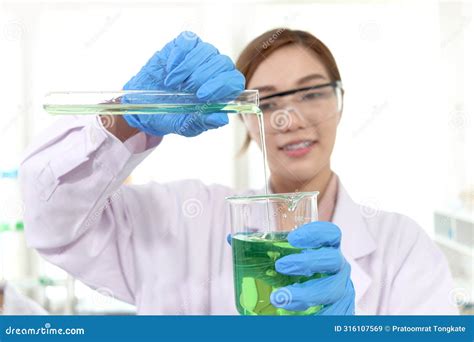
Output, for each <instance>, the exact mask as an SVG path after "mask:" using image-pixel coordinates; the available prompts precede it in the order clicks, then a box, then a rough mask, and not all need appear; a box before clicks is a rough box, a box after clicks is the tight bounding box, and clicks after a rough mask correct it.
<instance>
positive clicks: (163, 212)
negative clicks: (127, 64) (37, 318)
mask: <svg viewBox="0 0 474 342" xmlns="http://www.w3.org/2000/svg"><path fill="white" fill-rule="evenodd" d="M159 141H160V139H159V138H154V137H149V136H146V135H145V134H143V133H140V134H138V135H136V136H134V137H132V138H131V139H129V141H127V142H126V143H125V144H123V143H121V142H120V141H119V140H118V139H116V138H115V137H114V136H112V135H111V134H110V133H109V132H107V131H106V130H105V129H104V128H103V127H102V126H101V124H100V122H98V121H97V119H96V118H94V117H75V118H71V117H67V118H61V119H60V120H58V122H56V123H55V124H54V125H53V126H52V127H51V128H50V129H48V130H47V131H46V132H44V134H43V136H42V137H40V138H39V139H38V141H37V142H36V143H35V144H34V145H33V146H32V148H31V149H30V151H29V152H28V153H27V156H26V158H25V160H24V161H23V163H22V165H21V169H20V179H21V183H22V191H23V196H24V201H25V206H26V210H25V230H26V237H27V241H28V243H29V244H30V245H31V246H32V247H34V248H36V249H38V251H39V252H40V253H41V254H42V255H43V256H44V257H45V258H47V259H48V260H49V261H51V262H52V263H54V264H57V265H58V266H60V267H62V268H63V269H65V270H67V271H68V272H70V273H71V274H72V275H73V276H75V277H76V278H78V279H80V280H82V281H83V282H84V283H86V284H88V285H89V286H91V287H93V288H102V289H103V290H104V291H107V292H108V293H112V294H113V295H114V296H115V297H116V298H118V299H121V300H123V301H126V302H129V303H132V304H135V305H136V306H137V310H138V312H139V313H141V314H231V315H232V314H237V311H236V309H235V305H234V292H233V280H232V257H231V248H230V247H229V245H228V244H227V242H226V236H227V234H228V233H229V232H230V226H229V225H230V221H229V215H228V210H227V207H226V203H225V200H224V197H225V196H229V195H233V194H235V191H233V190H232V189H230V188H228V187H224V186H220V185H204V184H203V183H201V182H200V181H197V180H184V181H178V182H173V183H167V184H160V183H155V182H152V183H149V184H147V185H139V186H127V185H123V184H122V183H123V181H124V179H125V178H126V177H127V176H128V175H129V174H130V172H131V171H132V170H133V169H134V168H135V167H136V166H137V165H138V164H139V163H140V162H141V161H142V160H143V159H145V158H146V156H147V155H148V154H149V153H151V152H152V150H153V149H154V148H155V147H156V146H157V145H158V144H159ZM163 167H168V168H172V167H173V166H172V165H164V166H163ZM249 193H255V191H250V192H249ZM333 222H334V223H335V224H337V225H338V226H339V227H340V228H341V230H342V242H341V248H342V252H343V254H344V255H345V257H346V259H347V260H348V261H349V263H350V264H351V266H352V281H353V283H354V287H355V293H356V299H355V300H356V314H369V315H376V314H377V315H398V314H400V315H403V314H408V315H410V314H428V315H429V314H457V308H456V306H455V305H454V304H453V303H452V302H451V300H450V291H451V290H452V288H453V282H452V277H451V275H450V272H449V269H448V265H447V262H446V259H445V257H444V256H443V254H442V253H441V252H440V250H439V249H438V248H437V247H436V245H435V244H434V243H433V242H432V241H431V240H430V239H429V237H428V236H427V235H426V234H425V232H424V231H423V230H422V229H421V228H420V227H419V226H418V225H417V224H416V223H415V222H414V221H413V220H411V219H410V218H408V217H406V216H403V215H400V214H396V213H388V212H383V211H379V212H378V213H377V214H376V215H374V216H373V217H364V216H363V215H362V213H361V207H360V206H359V205H358V204H356V203H354V201H353V200H352V199H351V198H350V197H349V195H348V193H347V192H346V190H345V189H344V187H343V186H342V184H339V190H338V194H337V205H336V208H335V212H334V218H333Z"/></svg>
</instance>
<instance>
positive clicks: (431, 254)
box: [389, 217, 459, 315]
mask: <svg viewBox="0 0 474 342" xmlns="http://www.w3.org/2000/svg"><path fill="white" fill-rule="evenodd" d="M403 225H404V228H405V231H406V232H407V234H405V236H404V237H403V238H402V239H400V240H399V243H401V244H404V245H405V246H406V245H407V244H410V247H409V248H406V247H405V246H399V248H398V251H399V253H400V254H399V255H400V257H401V258H402V261H401V263H400V267H399V269H398V272H397V274H396V275H395V277H394V279H393V284H392V287H391V294H390V305H389V307H390V308H391V310H390V311H391V312H390V313H389V314H391V315H457V314H459V312H458V309H457V307H456V305H455V304H454V301H453V298H452V290H453V288H454V283H453V279H452V276H451V272H450V270H449V267H448V263H447V260H446V258H445V256H444V255H443V253H442V252H441V250H440V249H439V248H438V247H437V246H436V244H435V243H434V242H433V241H432V240H431V239H430V237H429V236H428V235H427V234H426V233H425V232H424V231H423V229H422V228H421V227H420V226H419V225H418V224H417V223H415V222H414V221H412V220H411V219H409V218H406V217H405V219H404V220H403ZM407 228H409V229H407ZM414 233H415V234H416V235H415V237H414V239H412V238H410V236H411V237H413V234H414ZM410 241H412V242H411V243H410ZM405 251H407V252H405Z"/></svg>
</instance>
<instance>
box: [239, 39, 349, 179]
mask: <svg viewBox="0 0 474 342" xmlns="http://www.w3.org/2000/svg"><path fill="white" fill-rule="evenodd" d="M330 82H331V79H330V77H329V74H328V72H327V70H326V68H325V66H324V65H323V64H322V63H321V62H320V60H319V59H318V56H317V55H316V54H315V53H314V52H312V51H311V50H309V49H306V48H305V47H302V46H297V45H289V46H285V47H282V48H280V49H278V50H276V51H275V52H273V53H272V54H271V55H270V56H269V57H268V58H266V59H265V60H264V61H263V62H262V63H261V64H260V65H259V66H258V67H257V69H256V71H255V73H254V75H253V76H252V78H251V79H250V80H249V82H248V83H247V88H248V89H258V90H259V92H260V98H261V99H262V100H261V102H260V108H261V109H262V111H263V116H264V123H265V130H266V132H265V142H266V147H267V153H268V163H269V168H270V170H271V174H272V181H275V180H276V179H279V178H280V179H284V180H286V181H291V182H296V183H297V184H300V186H303V185H304V183H307V182H309V181H311V179H313V178H314V177H315V176H316V175H317V174H318V173H319V172H320V171H322V170H324V169H325V168H328V167H329V161H330V157H331V153H332V151H333V147H334V142H335V138H336V130H337V126H338V123H339V119H340V112H339V110H338V105H337V103H338V97H337V96H336V91H335V89H334V88H332V87H331V86H328V87H323V88H315V89H314V90H303V91H300V92H296V93H293V94H289V95H286V96H276V97H270V98H268V99H265V97H267V96H271V95H273V94H277V93H280V92H286V91H288V90H294V89H300V88H306V87H312V86H318V85H324V84H327V83H330ZM339 100H341V99H340V97H339ZM244 122H245V124H246V126H247V129H248V131H249V134H250V136H251V138H252V139H253V140H254V141H255V142H257V144H258V145H260V135H259V131H258V123H257V119H256V117H255V116H251V115H246V116H245V117H244Z"/></svg>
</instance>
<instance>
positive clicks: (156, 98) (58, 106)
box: [43, 90, 260, 115]
mask: <svg viewBox="0 0 474 342" xmlns="http://www.w3.org/2000/svg"><path fill="white" fill-rule="evenodd" d="M258 105H259V100H258V91H257V90H245V91H243V92H241V93H240V94H234V95H233V96H228V97H220V98H219V99H218V100H216V101H209V100H207V101H203V100H201V99H198V98H197V97H196V95H195V94H192V93H179V92H169V91H161V90H122V91H98V92H89V91H75V92H74V91H64V92H51V93H48V94H46V96H45V99H44V104H43V108H44V109H45V110H46V112H48V113H49V114H52V115H97V114H101V115H123V114H141V115H143V114H183V113H186V114H210V113H218V112H225V113H236V114H246V113H256V112H259V111H260V110H259V108H258Z"/></svg>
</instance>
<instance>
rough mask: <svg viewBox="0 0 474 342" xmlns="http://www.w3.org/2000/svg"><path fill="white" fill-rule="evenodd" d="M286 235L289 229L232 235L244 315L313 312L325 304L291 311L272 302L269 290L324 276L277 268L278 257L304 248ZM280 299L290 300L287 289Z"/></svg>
mask: <svg viewBox="0 0 474 342" xmlns="http://www.w3.org/2000/svg"><path fill="white" fill-rule="evenodd" d="M287 235H288V232H273V233H245V234H236V235H234V236H233V237H232V256H233V264H234V282H235V284H234V287H235V302H236V306H237V310H238V311H239V313H240V314H241V315H277V316H278V315H281V316H284V315H289V316H292V315H294V316H299V315H312V314H316V313H317V312H318V311H320V310H321V309H322V308H323V306H322V305H318V306H314V307H310V308H308V309H307V310H305V311H289V310H285V309H282V308H277V307H275V306H273V305H272V304H271V302H270V294H271V293H272V292H273V291H274V290H276V289H278V288H280V287H283V286H287V285H291V284H294V283H302V282H305V281H308V280H311V279H318V278H321V277H324V276H325V275H323V274H315V275H313V276H311V277H305V276H288V275H284V274H281V273H278V272H277V271H276V270H275V261H276V260H278V259H279V258H281V257H284V256H286V255H290V254H294V253H300V252H301V249H300V248H295V247H293V246H291V245H290V244H289V243H288V240H287ZM277 299H278V302H279V303H285V302H287V303H288V301H290V300H291V298H290V296H289V293H286V292H284V291H283V292H282V293H281V296H280V297H279V298H277Z"/></svg>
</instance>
